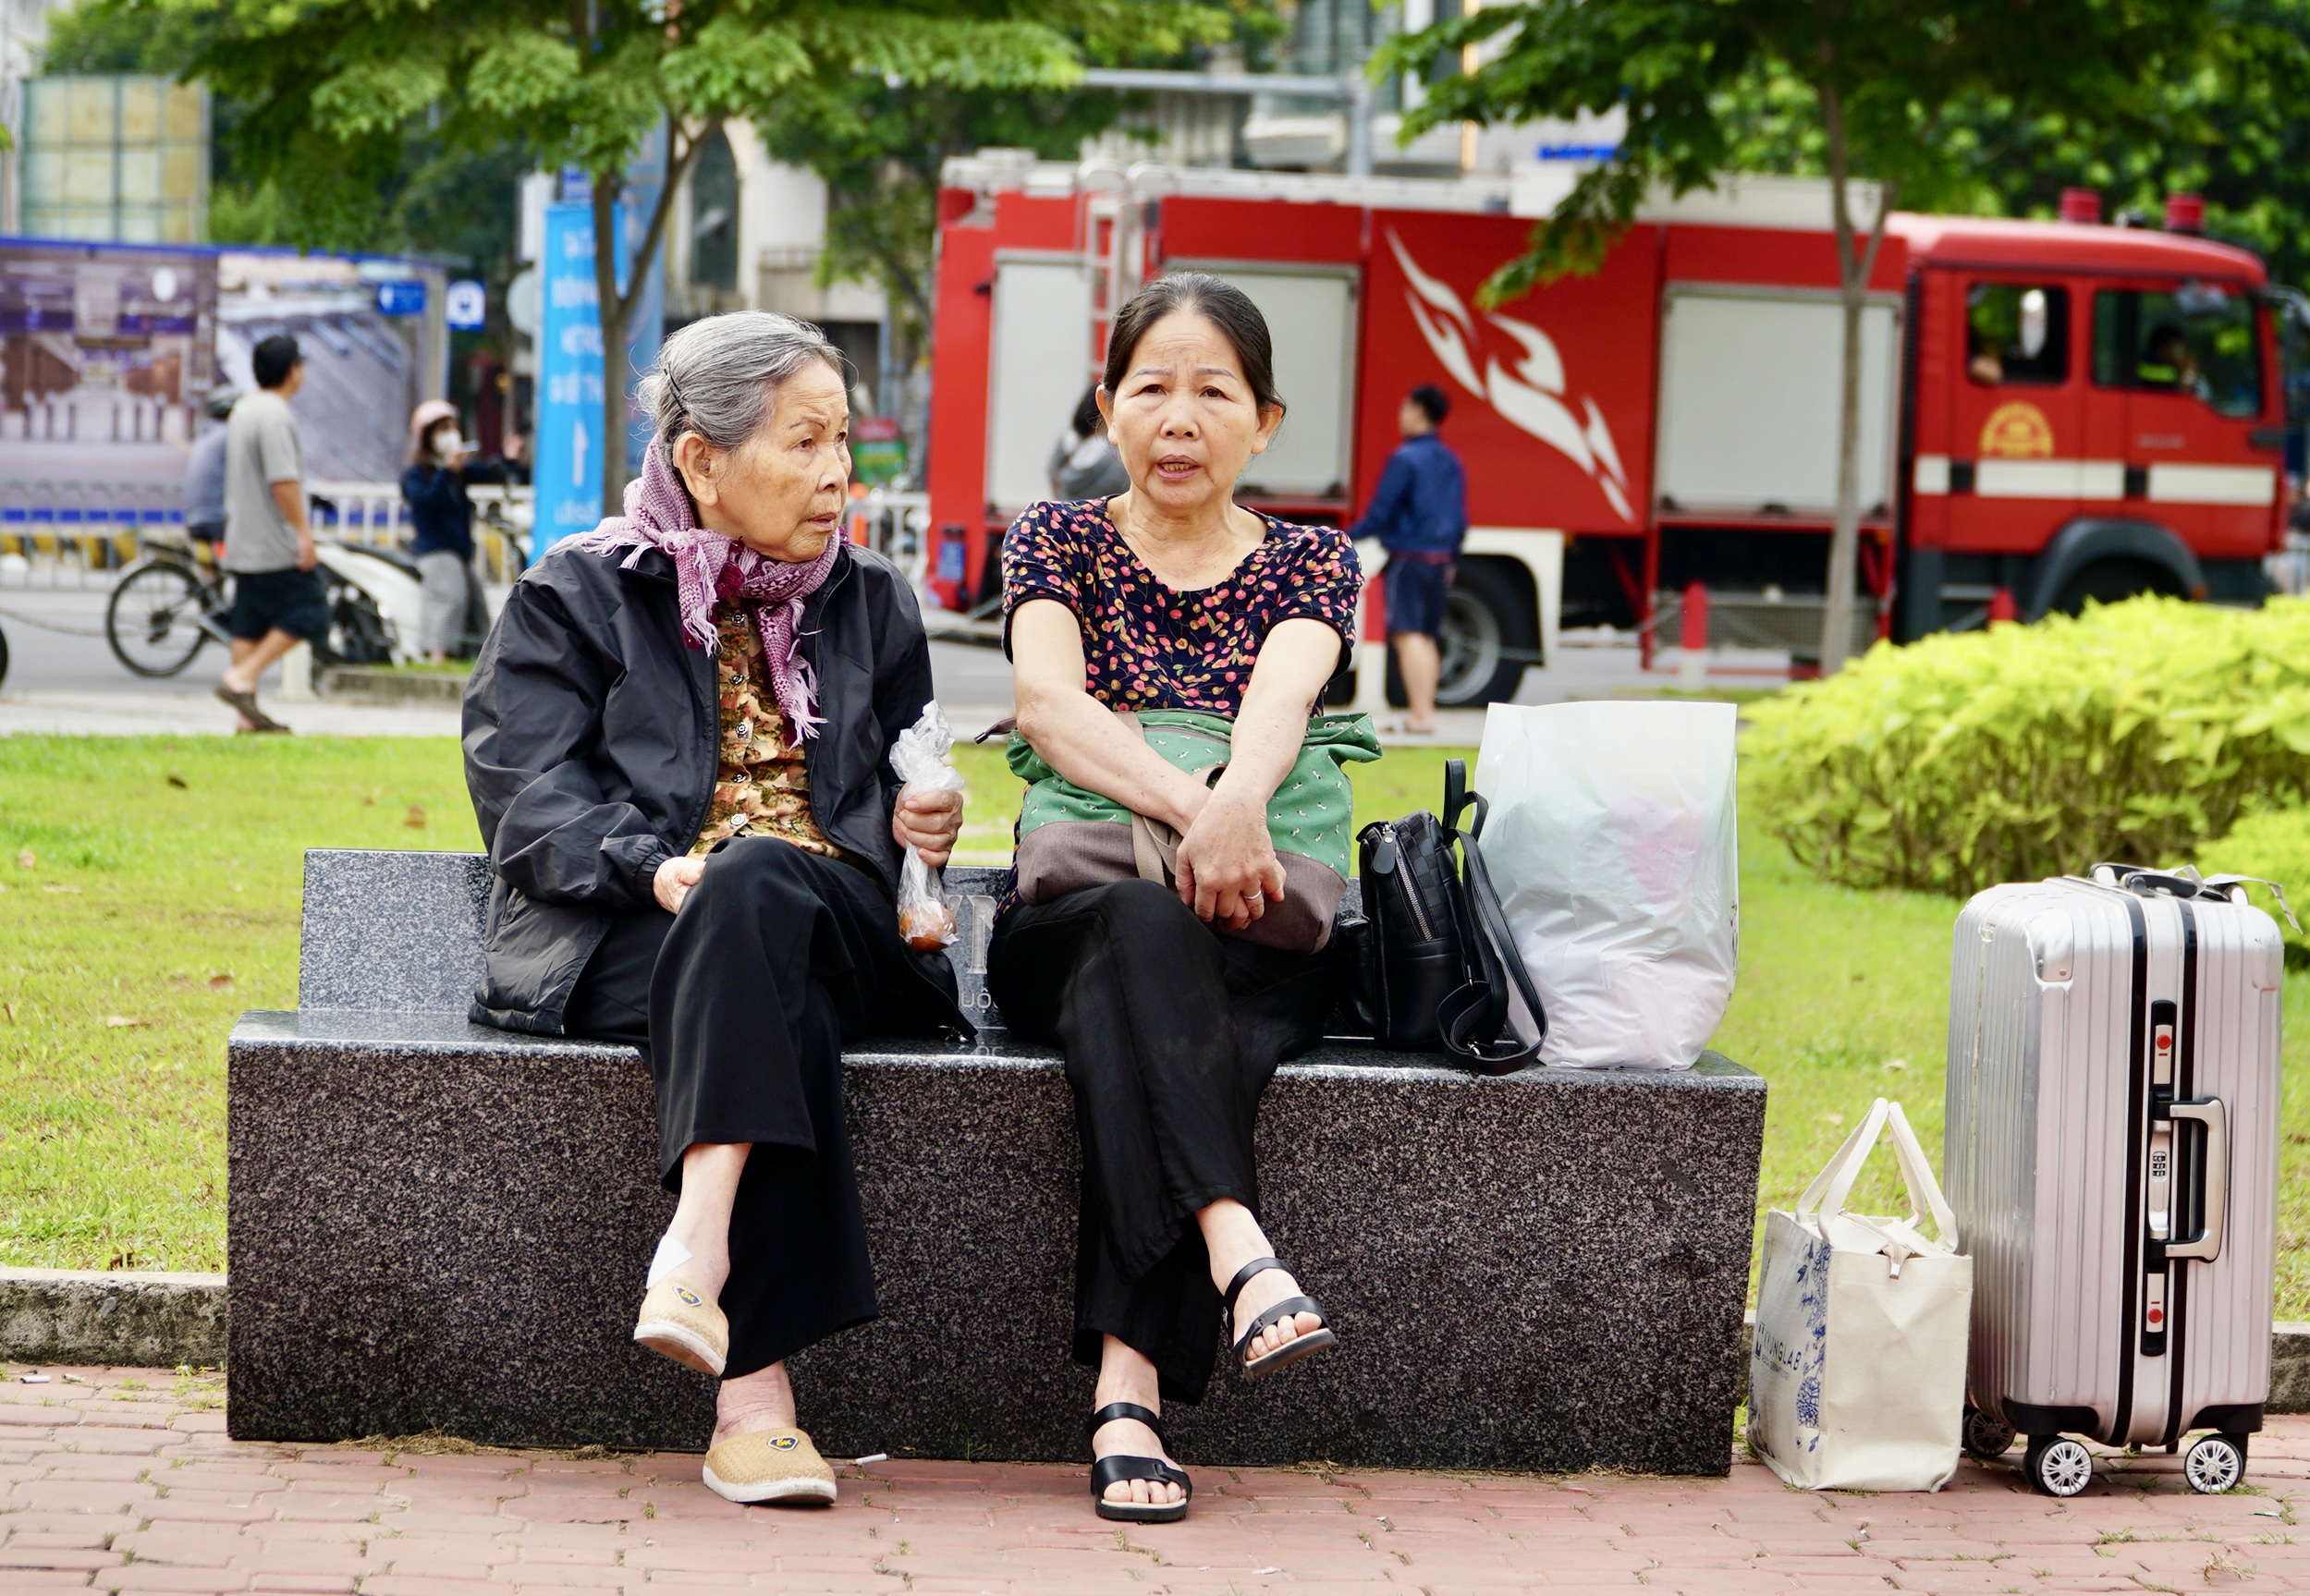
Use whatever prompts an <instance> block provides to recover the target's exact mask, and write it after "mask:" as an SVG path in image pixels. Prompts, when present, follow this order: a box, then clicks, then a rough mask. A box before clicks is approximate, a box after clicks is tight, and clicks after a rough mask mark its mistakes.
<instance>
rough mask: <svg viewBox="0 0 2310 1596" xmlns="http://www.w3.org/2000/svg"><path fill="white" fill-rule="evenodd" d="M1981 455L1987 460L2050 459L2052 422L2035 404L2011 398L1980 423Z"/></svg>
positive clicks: (2051, 454)
mask: <svg viewBox="0 0 2310 1596" xmlns="http://www.w3.org/2000/svg"><path fill="white" fill-rule="evenodd" d="M1981 454H1982V457H1983V458H1984V459H1989V460H2049V459H2051V458H2053V423H2052V422H2051V421H2048V420H2046V413H2045V411H2043V410H2041V409H2039V408H2037V407H2036V406H2035V405H2032V404H2028V403H2025V402H2024V401H2023V400H2020V399H2015V400H2013V401H2012V402H2011V404H2004V405H1999V406H1998V408H1996V409H1994V410H1992V411H1990V412H1989V419H1988V420H1986V421H1984V422H1982V423H1981Z"/></svg>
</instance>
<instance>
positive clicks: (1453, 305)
mask: <svg viewBox="0 0 2310 1596" xmlns="http://www.w3.org/2000/svg"><path fill="white" fill-rule="evenodd" d="M1387 247H1388V248H1389V249H1391V250H1394V251H1395V252H1396V263H1397V264H1398V265H1399V266H1401V267H1402V268H1403V274H1404V278H1405V280H1406V281H1407V282H1409V283H1410V284H1411V285H1412V286H1411V289H1410V291H1409V292H1407V293H1406V294H1405V295H1404V303H1405V304H1406V305H1408V306H1410V307H1411V310H1412V321H1413V322H1414V323H1417V324H1418V326H1419V329H1420V335H1421V336H1422V337H1424V338H1425V339H1426V340H1427V346H1428V348H1429V349H1430V350H1431V351H1432V352H1433V353H1434V354H1435V356H1436V359H1437V360H1439V361H1441V362H1442V363H1443V367H1444V370H1446V371H1447V372H1450V373H1451V374H1452V379H1453V381H1455V382H1457V383H1458V384H1460V385H1461V387H1463V388H1465V389H1467V390H1468V391H1469V392H1470V393H1472V394H1473V395H1474V396H1476V397H1477V398H1479V399H1482V400H1483V401H1484V402H1485V403H1486V404H1488V405H1490V406H1491V407H1492V408H1493V409H1495V410H1497V412H1498V413H1499V414H1500V416H1501V418H1502V419H1503V420H1507V421H1508V422H1509V424H1510V425H1511V426H1514V427H1516V428H1518V429H1520V430H1522V431H1523V432H1526V433H1531V434H1532V435H1533V436H1534V437H1535V438H1537V439H1539V440H1540V441H1541V442H1542V443H1544V444H1546V445H1548V447H1550V448H1552V449H1554V450H1556V452H1557V453H1558V454H1560V455H1562V456H1563V457H1565V458H1567V459H1569V460H1571V462H1572V464H1574V465H1576V466H1578V467H1579V468H1580V469H1582V470H1583V471H1584V472H1586V473H1587V475H1588V477H1589V478H1590V480H1592V481H1595V484H1596V486H1597V487H1598V488H1599V489H1600V490H1602V491H1603V493H1604V496H1605V497H1606V498H1607V499H1608V500H1609V501H1611V505H1612V507H1613V509H1614V510H1616V511H1618V512H1619V517H1620V518H1621V519H1622V520H1624V521H1632V520H1634V519H1635V517H1634V515H1632V513H1631V512H1630V510H1629V504H1628V472H1627V470H1626V469H1624V468H1623V467H1622V466H1621V464H1620V452H1619V449H1617V448H1615V447H1614V446H1613V443H1612V429H1611V428H1610V427H1608V426H1607V425H1606V424H1605V420H1604V412H1603V411H1602V410H1599V409H1598V408H1596V401H1595V399H1593V398H1590V397H1588V396H1586V395H1583V396H1581V406H1582V411H1583V414H1584V415H1585V416H1586V418H1587V420H1586V421H1585V423H1584V424H1583V421H1582V420H1581V417H1580V416H1578V415H1575V414H1574V413H1573V411H1572V409H1571V406H1570V405H1569V404H1567V403H1566V402H1565V398H1564V385H1565V384H1564V359H1563V357H1562V356H1561V355H1559V354H1558V353H1557V348H1556V342H1555V340H1554V339H1552V338H1550V337H1549V336H1548V335H1547V334H1546V333H1544V332H1542V331H1541V330H1540V329H1539V328H1538V327H1535V326H1534V325H1533V324H1532V323H1530V322H1520V321H1518V320H1517V319H1516V318H1514V317H1513V316H1494V315H1486V316H1485V318H1484V319H1485V321H1487V322H1489V323H1492V325H1493V326H1494V327H1496V328H1497V329H1498V330H1499V331H1500V332H1501V333H1503V334H1505V335H1507V336H1508V337H1509V338H1510V339H1512V340H1514V342H1515V344H1516V346H1517V348H1518V350H1519V354H1518V356H1517V357H1515V358H1514V359H1515V364H1514V365H1513V366H1512V367H1511V368H1504V367H1502V366H1501V364H1500V362H1499V359H1497V357H1496V356H1492V355H1488V354H1487V355H1486V356H1485V362H1484V374H1483V375H1482V376H1481V377H1479V376H1478V375H1477V374H1476V363H1475V353H1474V350H1475V347H1476V344H1477V341H1478V333H1477V328H1476V322H1475V317H1474V316H1473V315H1472V314H1471V313H1470V311H1469V310H1468V307H1467V306H1466V305H1465V304H1464V303H1462V302H1461V298H1460V296H1459V295H1458V294H1456V293H1454V292H1453V291H1452V288H1451V286H1450V285H1449V284H1448V283H1444V282H1441V281H1439V280H1438V279H1436V278H1434V277H1431V276H1429V275H1428V274H1426V273H1425V272H1423V271H1422V270H1420V268H1419V265H1418V264H1417V263H1416V262H1414V261H1413V260H1412V255H1411V252H1410V251H1409V250H1406V249H1405V248H1404V247H1403V240H1402V239H1401V238H1398V237H1396V231H1395V229H1394V228H1392V227H1391V228H1389V229H1388V230H1387ZM2041 420H2042V418H2041ZM1985 452H1986V451H1985Z"/></svg>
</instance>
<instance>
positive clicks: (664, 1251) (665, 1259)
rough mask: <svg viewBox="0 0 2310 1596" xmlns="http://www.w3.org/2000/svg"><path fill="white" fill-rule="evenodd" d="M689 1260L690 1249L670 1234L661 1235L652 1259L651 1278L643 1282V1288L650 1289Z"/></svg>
mask: <svg viewBox="0 0 2310 1596" xmlns="http://www.w3.org/2000/svg"><path fill="white" fill-rule="evenodd" d="M689 1261H690V1249H688V1248H687V1247H684V1246H683V1245H682V1244H681V1243H680V1242H678V1241H677V1240H675V1239H674V1238H673V1237H670V1236H661V1237H658V1249H657V1252H656V1253H655V1254H654V1256H653V1257H652V1258H651V1260H650V1278H649V1279H647V1280H646V1281H644V1282H642V1289H643V1290H645V1291H646V1290H648V1289H649V1288H650V1287H651V1286H653V1285H656V1284H657V1283H658V1282H659V1281H661V1280H663V1279H665V1278H666V1276H667V1275H669V1274H671V1273H674V1271H676V1270H677V1269H679V1268H680V1267H681V1266H682V1265H683V1264H685V1263H688V1262H689Z"/></svg>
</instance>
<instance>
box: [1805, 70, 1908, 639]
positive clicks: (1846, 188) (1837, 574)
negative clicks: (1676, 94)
mask: <svg viewBox="0 0 2310 1596" xmlns="http://www.w3.org/2000/svg"><path fill="white" fill-rule="evenodd" d="M1820 92H1821V125H1822V128H1823V129H1824V130H1825V131H1826V132H1827V136H1828V174H1829V177H1828V181H1829V208H1830V214H1831V217H1832V219H1833V222H1834V225H1835V228H1836V234H1837V280H1838V308H1839V311H1840V312H1841V314H1840V315H1839V333H1840V336H1839V345H1840V348H1839V361H1838V405H1837V518H1836V521H1835V523H1834V528H1833V530H1831V532H1830V533H1829V539H1828V582H1827V589H1826V591H1824V593H1823V594H1822V601H1821V675H1822V676H1835V675H1836V674H1837V673H1838V672H1839V671H1840V670H1842V669H1844V666H1845V660H1846V658H1847V656H1849V655H1850V654H1851V653H1852V604H1853V591H1852V589H1853V576H1854V572H1855V570H1856V568H1857V567H1859V565H1860V560H1861V311H1862V309H1863V307H1864V306H1865V305H1866V304H1867V302H1868V289H1869V274H1870V273H1871V272H1873V271H1874V270H1876V253H1877V249H1878V247H1879V246H1880V245H1882V244H1883V243H1884V241H1885V222H1886V218H1887V217H1888V215H1889V214H1891V213H1892V209H1893V189H1894V186H1893V185H1892V184H1891V183H1889V182H1888V183H1886V184H1884V185H1883V186H1882V188H1881V189H1880V190H1879V192H1878V194H1877V206H1876V216H1875V218H1873V220H1872V225H1871V226H1870V228H1869V236H1868V239H1867V241H1866V243H1865V244H1864V243H1863V241H1862V240H1861V239H1859V238H1856V237H1855V235H1854V230H1853V225H1852V190H1851V187H1850V184H1851V179H1852V150H1851V146H1850V143H1849V141H1848V140H1847V138H1846V133H1845V118H1844V105H1843V104H1842V102H1841V101H1839V98H1838V97H1837V94H1836V92H1835V91H1833V90H1831V89H1829V88H1827V87H1826V86H1824V87H1823V88H1822V90H1821V91H1820Z"/></svg>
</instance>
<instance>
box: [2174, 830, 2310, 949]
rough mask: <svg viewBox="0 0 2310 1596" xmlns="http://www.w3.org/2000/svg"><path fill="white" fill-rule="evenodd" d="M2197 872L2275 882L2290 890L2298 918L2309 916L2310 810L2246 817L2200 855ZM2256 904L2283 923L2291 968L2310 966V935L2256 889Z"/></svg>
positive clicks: (2289, 900) (2280, 927) (2290, 900)
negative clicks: (2289, 920)
mask: <svg viewBox="0 0 2310 1596" xmlns="http://www.w3.org/2000/svg"><path fill="white" fill-rule="evenodd" d="M2197 863H2198V869H2200V870H2202V871H2205V872H2206V874H2207V875H2252V876H2259V877H2261V878H2262V879H2263V880H2264V881H2274V882H2276V883H2278V884H2279V886H2281V887H2283V888H2284V889H2285V890H2286V901H2287V902H2288V903H2289V904H2290V905H2292V908H2293V911H2294V914H2295V915H2296V917H2297V918H2299V917H2301V916H2303V915H2304V914H2305V913H2310V902H2305V901H2304V900H2305V898H2310V810H2304V809H2280V810H2260V811H2258V812H2256V813H2254V814H2250V815H2247V816H2246V817H2245V818H2244V819H2243V820H2241V821H2240V822H2238V823H2237V824H2236V825H2235V826H2233V827H2231V832H2230V835H2228V836H2226V837H2224V838H2222V839H2221V841H2219V842H2217V843H2209V844H2208V845H2207V846H2206V847H2205V848H2204V849H2202V850H2200V852H2199V854H2198V861H2197ZM2255 902H2256V903H2258V904H2260V905H2261V906H2262V907H2263V908H2267V909H2268V910H2269V911H2270V912H2271V913H2272V914H2273V915H2277V918H2278V929H2279V931H2280V932H2283V933H2284V934H2285V937H2286V962H2287V963H2288V964H2292V965H2300V964H2304V963H2310V935H2305V934H2304V932H2302V931H2301V930H2300V929H2298V928H2297V927H2294V926H2292V925H2289V924H2287V923H2286V917H2285V916H2284V915H2282V914H2279V913H2278V906H2277V905H2276V904H2274V903H2272V902H2271V901H2270V900H2269V899H2268V898H2267V897H2266V896H2264V895H2262V893H2261V892H2260V891H2259V890H2258V889H2256V890H2255Z"/></svg>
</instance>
